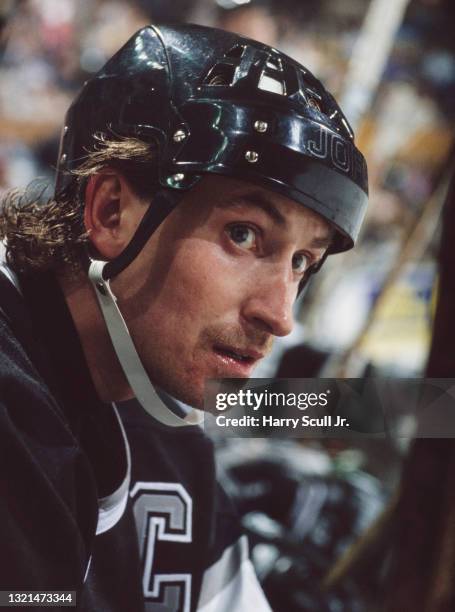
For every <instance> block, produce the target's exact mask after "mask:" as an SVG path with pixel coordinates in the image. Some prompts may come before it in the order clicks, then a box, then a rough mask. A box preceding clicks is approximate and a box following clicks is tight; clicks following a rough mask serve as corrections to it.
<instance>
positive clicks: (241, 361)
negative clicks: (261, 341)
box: [213, 344, 265, 378]
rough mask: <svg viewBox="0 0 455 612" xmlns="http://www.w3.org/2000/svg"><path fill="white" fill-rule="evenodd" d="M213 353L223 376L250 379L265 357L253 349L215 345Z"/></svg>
mask: <svg viewBox="0 0 455 612" xmlns="http://www.w3.org/2000/svg"><path fill="white" fill-rule="evenodd" d="M213 352H214V354H215V358H216V360H217V362H218V363H219V365H220V366H221V370H222V375H223V376H231V377H232V378H236V377H239V378H241V377H248V376H250V374H251V371H252V369H253V367H254V366H255V365H256V363H257V362H258V361H259V360H260V359H262V358H263V357H264V356H265V355H264V353H262V352H261V351H258V350H256V349H253V348H249V347H248V348H243V347H238V346H230V345H227V344H215V345H214V346H213Z"/></svg>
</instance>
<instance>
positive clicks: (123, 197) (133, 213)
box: [84, 170, 145, 260]
mask: <svg viewBox="0 0 455 612" xmlns="http://www.w3.org/2000/svg"><path fill="white" fill-rule="evenodd" d="M144 212H145V209H144V206H143V204H142V203H141V201H140V200H139V198H138V197H137V196H135V194H134V193H133V191H132V190H131V187H130V186H129V184H128V182H127V181H126V179H125V178H124V177H123V176H122V175H121V174H119V173H118V172H115V171H114V170H106V171H103V172H102V173H100V174H96V175H94V176H91V177H90V178H89V180H88V183H87V187H86V190H85V207H84V224H85V228H86V230H87V231H88V233H89V239H90V241H91V243H92V244H93V246H94V247H95V249H96V250H97V252H98V253H99V254H100V256H101V257H102V258H103V259H107V260H109V259H114V258H115V257H117V255H120V253H121V252H122V251H123V250H124V248H125V247H126V245H127V244H128V243H129V241H130V240H131V238H132V237H133V234H134V232H135V230H136V228H137V226H138V225H139V222H140V220H141V218H142V215H143V214H144Z"/></svg>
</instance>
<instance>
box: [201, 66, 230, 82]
mask: <svg viewBox="0 0 455 612" xmlns="http://www.w3.org/2000/svg"><path fill="white" fill-rule="evenodd" d="M235 68H236V67H235V66H233V65H232V64H216V66H213V68H211V69H210V71H209V73H208V74H207V76H206V77H205V79H204V84H205V85H211V86H214V87H216V86H218V87H223V86H224V87H226V86H228V85H232V83H233V82H234V75H235Z"/></svg>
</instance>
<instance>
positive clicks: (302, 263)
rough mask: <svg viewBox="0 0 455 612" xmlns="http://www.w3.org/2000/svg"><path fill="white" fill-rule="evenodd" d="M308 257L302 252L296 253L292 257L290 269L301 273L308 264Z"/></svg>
mask: <svg viewBox="0 0 455 612" xmlns="http://www.w3.org/2000/svg"><path fill="white" fill-rule="evenodd" d="M309 263H310V262H309V259H308V257H307V256H306V255H304V254H303V253H296V254H295V255H294V256H293V257H292V269H293V270H294V272H296V273H297V274H303V273H304V272H305V271H306V269H307V268H308V266H309Z"/></svg>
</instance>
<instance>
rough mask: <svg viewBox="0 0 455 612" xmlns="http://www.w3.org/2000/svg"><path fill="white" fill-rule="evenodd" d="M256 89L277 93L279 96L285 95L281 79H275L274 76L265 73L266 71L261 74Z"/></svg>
mask: <svg viewBox="0 0 455 612" xmlns="http://www.w3.org/2000/svg"><path fill="white" fill-rule="evenodd" d="M258 89H262V90H263V91H269V92H270V93H274V94H278V95H280V96H285V95H286V89H285V86H284V83H283V81H281V80H279V79H277V78H276V77H275V76H270V74H267V73H266V72H263V73H262V74H261V78H260V79H259V83H258Z"/></svg>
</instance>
